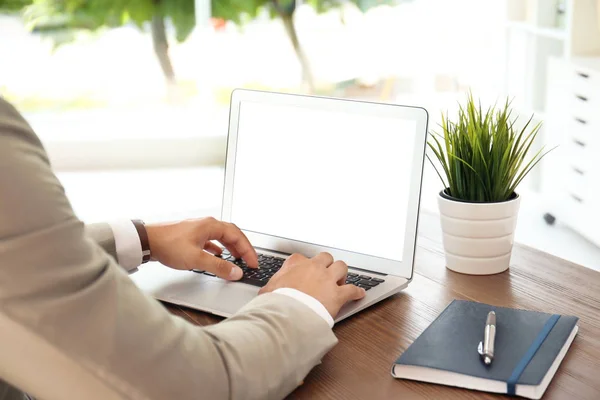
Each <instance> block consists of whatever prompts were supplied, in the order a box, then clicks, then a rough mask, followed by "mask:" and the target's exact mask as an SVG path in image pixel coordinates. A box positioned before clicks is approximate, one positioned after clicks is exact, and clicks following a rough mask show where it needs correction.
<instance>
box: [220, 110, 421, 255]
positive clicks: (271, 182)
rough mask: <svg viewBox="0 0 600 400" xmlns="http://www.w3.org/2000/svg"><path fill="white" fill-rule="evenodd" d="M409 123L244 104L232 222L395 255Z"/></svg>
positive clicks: (407, 172) (407, 170)
mask: <svg viewBox="0 0 600 400" xmlns="http://www.w3.org/2000/svg"><path fill="white" fill-rule="evenodd" d="M416 129H417V127H416V122H415V121H414V120H404V119H400V118H397V117H396V118H392V117H382V116H374V115H361V114H360V113H349V112H346V111H331V110H319V109H315V108H309V107H302V106H290V105H274V104H264V103H258V102H251V101H243V102H241V104H240V111H239V119H238V138H237V147H236V152H235V175H234V178H233V193H232V202H231V221H232V222H234V223H235V224H236V225H237V226H238V227H240V228H241V229H244V230H247V231H251V232H256V233H262V234H268V235H272V236H277V237H280V238H285V239H292V240H296V241H301V242H306V243H310V244H316V245H319V246H326V247H331V248H335V249H340V250H346V251H350V252H354V253H361V254H365V255H369V256H375V257H381V258H386V259H390V260H395V261H402V255H403V254H404V243H405V237H404V236H405V231H406V220H407V214H408V202H409V194H410V190H409V189H410V179H411V173H412V171H411V166H412V165H413V157H414V149H415V146H414V145H415V137H416Z"/></svg>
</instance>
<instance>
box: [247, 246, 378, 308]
mask: <svg viewBox="0 0 600 400" xmlns="http://www.w3.org/2000/svg"><path fill="white" fill-rule="evenodd" d="M347 274H348V266H347V265H346V263H344V262H343V261H335V262H334V260H333V257H332V256H331V254H329V253H320V254H318V255H317V256H315V257H313V258H310V259H309V258H306V257H304V256H303V255H300V254H293V255H292V256H290V257H289V258H288V259H287V260H286V261H285V263H284V264H283V266H282V267H281V269H280V270H279V271H278V272H277V273H276V274H275V275H273V277H272V278H271V279H270V280H269V282H268V283H267V284H266V285H265V286H264V287H263V288H262V289H261V290H260V292H259V294H262V293H268V292H272V291H274V290H275V289H280V288H291V289H297V290H299V291H301V292H304V293H306V294H308V295H310V296H312V297H314V298H315V299H317V300H318V301H319V302H320V303H321V304H323V305H324V306H325V308H326V309H327V311H328V312H329V314H331V316H332V317H333V318H335V316H336V315H337V313H338V312H339V311H340V309H341V308H342V306H343V305H344V304H346V303H347V302H348V301H350V300H359V299H362V298H363V297H365V294H366V292H365V290H364V289H362V288H359V287H358V286H354V285H346V284H345V281H346V275H347Z"/></svg>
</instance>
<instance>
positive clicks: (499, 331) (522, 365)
mask: <svg viewBox="0 0 600 400" xmlns="http://www.w3.org/2000/svg"><path fill="white" fill-rule="evenodd" d="M492 310H493V311H495V312H496V341H495V352H494V353H495V354H494V360H493V362H492V364H491V365H490V366H486V365H484V363H483V362H482V361H481V359H480V357H479V353H478V352H477V345H478V344H479V342H480V341H481V340H483V332H484V328H485V321H486V318H487V314H488V312H490V311H492ZM577 321H578V318H577V317H572V316H566V315H552V314H546V313H541V312H536V311H526V310H517V309H511V308H503V307H494V306H490V305H487V304H482V303H475V302H472V301H463V300H454V301H453V302H452V303H450V305H448V307H446V309H445V310H444V311H443V312H442V313H441V314H440V315H439V316H438V317H437V319H436V320H435V321H433V323H432V324H431V325H429V327H428V328H427V329H425V331H424V332H423V333H422V334H421V335H420V336H419V337H418V338H417V340H415V341H414V343H413V344H412V345H411V346H410V347H409V348H408V349H406V351H405V352H404V353H403V354H402V355H401V356H400V357H399V358H398V360H396V363H395V364H394V365H393V367H392V376H394V377H395V378H403V379H412V380H418V381H424V382H431V383H438V384H443V385H450V386H458V387H464V388H467V389H473V390H482V391H487V392H495V393H507V394H511V395H517V396H523V397H528V398H530V399H539V398H541V397H542V395H543V394H544V392H545V391H546V388H547V387H548V385H549V384H550V381H551V380H552V377H553V376H554V374H555V373H556V370H557V369H558V367H559V365H560V363H561V361H562V359H563V358H564V357H565V354H566V353H567V350H568V349H569V346H570V345H571V343H572V342H573V339H574V338H575V335H576V334H577V330H578V327H577Z"/></svg>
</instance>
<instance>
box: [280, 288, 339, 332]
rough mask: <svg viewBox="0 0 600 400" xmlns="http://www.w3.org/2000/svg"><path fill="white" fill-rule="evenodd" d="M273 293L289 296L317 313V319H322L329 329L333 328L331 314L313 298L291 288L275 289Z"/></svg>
mask: <svg viewBox="0 0 600 400" xmlns="http://www.w3.org/2000/svg"><path fill="white" fill-rule="evenodd" d="M273 293H279V294H283V295H285V296H289V297H291V298H293V299H296V300H298V301H299V302H301V303H303V304H305V305H307V306H308V307H309V308H310V309H311V310H313V311H314V312H315V313H317V315H318V316H319V317H321V318H323V319H324V320H325V322H327V325H329V327H330V328H333V318H332V317H331V314H329V311H327V309H326V308H325V306H324V305H323V304H321V302H320V301H319V300H317V299H315V298H314V297H312V296H310V295H308V294H306V293H303V292H301V291H299V290H296V289H292V288H281V289H275V290H274V291H273Z"/></svg>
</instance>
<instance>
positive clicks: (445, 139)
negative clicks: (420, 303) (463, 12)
mask: <svg viewBox="0 0 600 400" xmlns="http://www.w3.org/2000/svg"><path fill="white" fill-rule="evenodd" d="M532 119H533V116H532V117H531V118H530V119H529V121H528V122H527V123H526V124H525V126H524V127H523V128H522V129H517V128H516V125H515V122H516V121H515V120H514V119H513V118H512V115H511V108H510V102H509V101H508V100H507V101H506V103H505V104H504V106H502V107H496V106H494V107H490V108H489V109H487V110H485V111H483V110H482V109H481V104H479V105H476V104H475V101H474V100H473V96H472V94H469V96H468V98H467V103H466V106H462V105H461V106H460V108H459V111H458V115H457V118H456V120H454V121H452V120H450V118H449V117H448V114H447V113H446V115H445V116H444V115H442V123H441V125H440V126H441V128H442V131H443V133H437V132H433V133H432V134H431V135H430V140H429V142H428V145H429V148H430V149H431V151H432V152H433V154H435V157H436V158H437V160H438V161H439V165H440V167H436V165H435V164H434V163H433V161H432V160H431V158H429V155H428V156H427V158H428V159H429V161H430V162H431V163H432V165H433V167H434V168H435V170H436V172H437V174H438V176H439V177H440V179H441V180H442V183H443V184H444V188H445V189H444V190H442V191H441V192H440V193H439V197H438V205H439V209H440V218H441V223H442V231H443V242H444V250H445V253H446V266H447V267H448V268H449V269H451V270H453V271H456V272H461V273H465V274H473V275H489V274H496V273H500V272H503V271H505V270H506V269H508V266H509V263H510V257H511V253H512V247H513V238H514V231H515V228H516V225H517V214H518V211H519V203H520V200H521V199H520V197H519V195H518V194H517V192H516V189H517V186H518V185H519V183H521V181H522V180H523V178H525V176H526V175H527V174H528V173H529V172H530V171H531V169H532V168H533V167H535V165H536V164H537V163H538V162H539V161H540V160H541V159H542V158H543V157H544V156H545V155H546V154H547V152H546V153H544V152H543V149H541V150H539V151H537V152H536V153H535V154H534V155H533V156H532V157H528V154H529V152H530V149H531V147H532V144H533V142H534V141H535V138H536V137H537V134H538V133H539V130H540V124H537V125H535V126H533V125H532V124H531V122H532ZM444 178H445V179H444Z"/></svg>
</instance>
